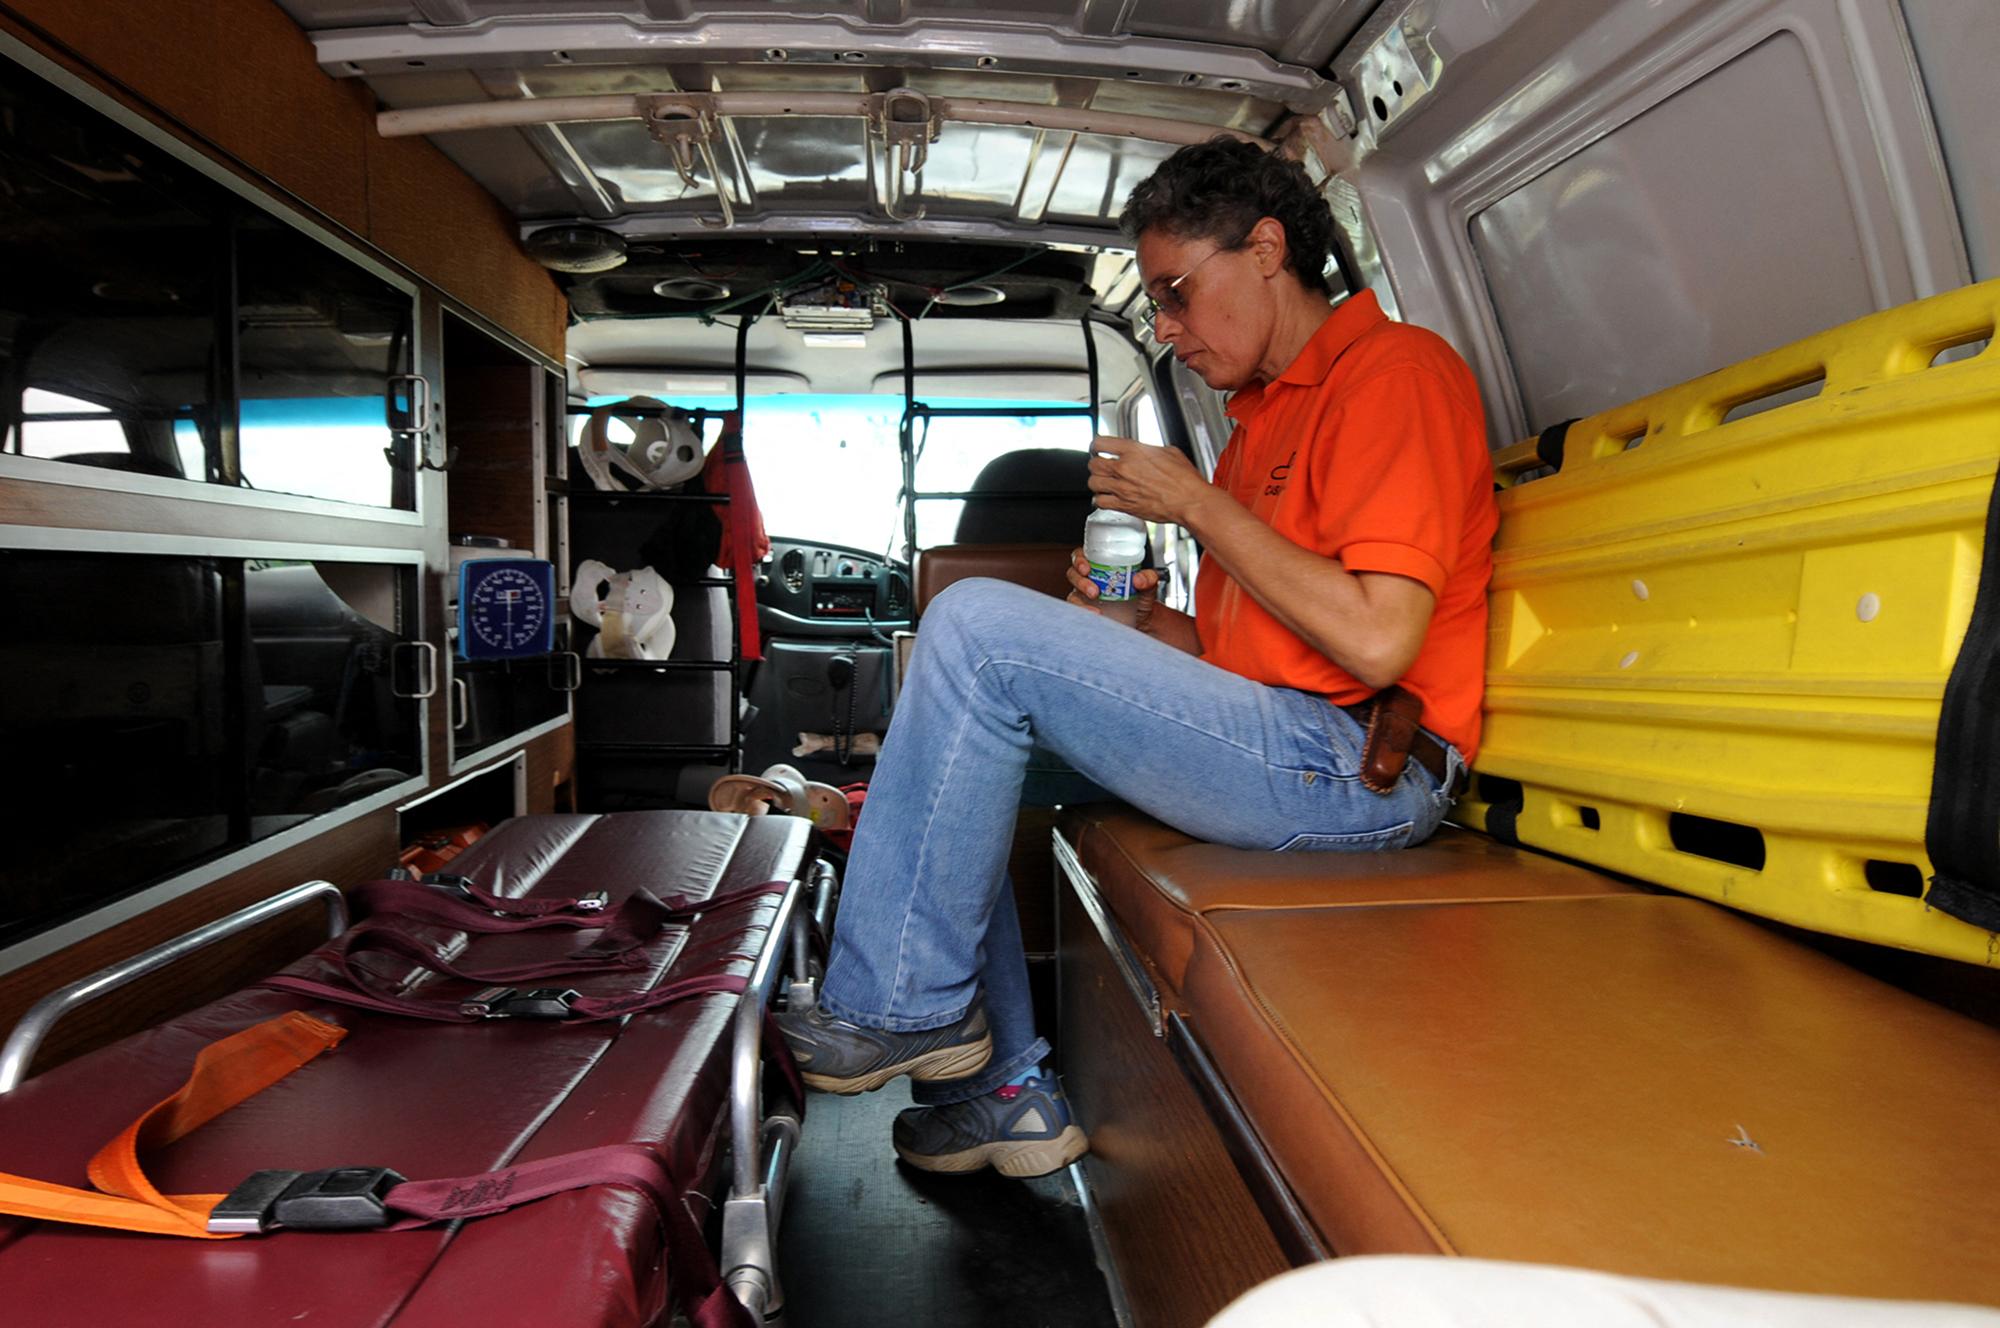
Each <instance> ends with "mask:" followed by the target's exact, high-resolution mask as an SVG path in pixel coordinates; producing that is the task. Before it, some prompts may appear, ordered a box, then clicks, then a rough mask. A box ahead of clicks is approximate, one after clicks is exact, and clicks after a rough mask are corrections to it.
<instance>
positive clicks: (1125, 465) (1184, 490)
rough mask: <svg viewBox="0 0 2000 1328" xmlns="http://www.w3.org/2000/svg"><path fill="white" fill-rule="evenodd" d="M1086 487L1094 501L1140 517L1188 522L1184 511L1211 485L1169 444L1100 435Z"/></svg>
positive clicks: (1177, 523) (1180, 523) (1093, 444)
mask: <svg viewBox="0 0 2000 1328" xmlns="http://www.w3.org/2000/svg"><path fill="white" fill-rule="evenodd" d="M1090 447H1091V457H1090V491H1091V492H1092V493H1093V494H1095V495H1097V505H1098V506H1099V507H1108V508H1110V509H1111V510H1112V511H1114V512H1130V513H1132V514H1133V515H1134V516H1136V517H1138V518H1139V519H1141V520H1142V521H1157V522H1161V523H1163V524H1167V525H1175V526H1184V525H1186V524H1188V522H1187V516H1188V513H1189V511H1190V510H1191V509H1192V508H1193V507H1194V506H1195V505H1196V504H1197V503H1199V502H1200V501H1201V499H1202V498H1203V497H1204V496H1206V495H1208V494H1211V493H1213V492H1215V488H1214V486H1213V485H1211V484H1210V483H1209V482H1208V481H1207V480H1205V479H1203V478H1202V477H1201V474H1200V472H1198V471H1196V470H1195V468H1194V463H1193V462H1191V461H1189V460H1188V459H1187V458H1186V457H1185V456H1183V455H1181V454H1180V453H1179V452H1177V451H1175V450H1174V449H1173V448H1171V447H1156V446H1154V445H1153V444H1150V443H1138V442H1134V441H1132V440H1131V439H1130V438H1114V437H1111V436H1108V435H1101V436H1099V437H1098V438H1096V439H1094V440H1092V442H1091V444H1090Z"/></svg>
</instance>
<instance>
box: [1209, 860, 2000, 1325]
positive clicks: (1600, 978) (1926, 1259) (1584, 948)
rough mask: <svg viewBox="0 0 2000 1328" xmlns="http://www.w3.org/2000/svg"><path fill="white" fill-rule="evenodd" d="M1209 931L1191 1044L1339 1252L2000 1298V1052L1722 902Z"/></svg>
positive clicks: (1262, 918) (1987, 1034)
mask: <svg viewBox="0 0 2000 1328" xmlns="http://www.w3.org/2000/svg"><path fill="white" fill-rule="evenodd" d="M1206 922H1207V926H1206V928H1205V929H1204V932H1203V939H1202V941H1201V943H1200V945H1199V946H1198V948H1197V951H1196V953H1195V955H1194V958H1193V960H1192V962H1191V963H1190V964H1189V966H1188V975H1187V984H1186V996H1187V998H1188V1001H1189V1004H1190V1006H1191V1008H1192V1016H1191V1018H1192V1023H1193V1027H1194V1030H1195V1033H1196V1036H1197V1037H1198V1038H1199V1039H1200V1040H1201V1042H1202V1043H1203V1045H1204V1046H1205V1047H1206V1048H1207V1050H1208V1053H1209V1054H1210V1056H1212V1057H1213V1058H1214V1060H1215V1063H1216V1065H1217V1066H1218V1068H1219V1069H1220V1071H1221V1073H1222V1075H1223V1077H1224V1078H1225V1079H1226V1080H1227V1081H1228V1083H1229V1085H1230V1087H1231V1089H1232V1090H1233V1091H1234V1093H1235V1095H1236V1097H1237V1099H1238V1100H1239V1101H1240V1102H1241V1103H1242V1105H1243V1108H1244V1110H1245V1111H1246V1112H1247V1113H1248V1115H1249V1117H1250V1119H1251V1121H1252V1122H1253V1124H1254V1126H1255V1128H1256V1130H1257V1132H1258V1133H1259V1134H1260V1135H1261V1137H1262V1139H1263V1141H1264V1142H1265V1144H1266V1145H1267V1147H1268V1148H1269V1149H1270V1150H1271V1152H1272V1154H1273V1156H1274V1157H1275V1158H1276V1160H1277V1163H1278V1166H1279V1168H1280V1169H1281V1170H1282V1172H1283V1173H1284V1175H1285V1176H1286V1177H1287V1178H1288V1179H1289V1181H1290V1183H1291V1184H1292V1186H1293V1188H1294V1189H1295V1190H1296V1191H1297V1193H1298V1196H1299V1199H1300V1201H1301V1202H1302V1204H1303V1205H1304V1207H1305V1209H1306V1211H1307V1213H1308V1214H1309V1215H1310V1216H1311V1218H1312V1220H1313V1221H1314V1222H1315V1223H1316V1224H1317V1225H1318V1226H1319V1227H1320V1229H1321V1231H1322V1232H1323V1234H1324V1235H1325V1237H1326V1238H1327V1240H1328V1242H1329V1244H1330V1245H1331V1246H1332V1248H1333V1249H1335V1250H1336V1251H1338V1252H1340V1253H1346V1254H1360V1253H1383V1252H1423V1253H1431V1252H1439V1251H1442V1252H1448V1253H1457V1254H1464V1255H1472V1256H1479V1257H1486V1258H1498V1259H1512V1260H1525V1261H1531V1262H1546V1263H1557V1264H1571V1265H1576V1266H1579V1267H1585V1268H1598V1269H1604V1270H1607V1271H1612V1272H1620V1273H1630V1274H1637V1275H1641V1276H1647V1277H1663V1278H1679V1279H1686V1280H1690V1281H1697V1282H1715V1283H1725V1284H1735V1285H1744V1286H1758V1287H1770V1288H1776V1289H1787V1290H1798V1291H1816V1292H1830V1293H1841V1294H1848V1295H1857V1296H1882V1297H1907V1298H1918V1299H1943V1300H1965V1301H1973V1302H1994V1301H1996V1300H2000V1245H1996V1243H1995V1242H1994V1239H1993V1234H1994V1233H1995V1232H1996V1231H2000V1186H1996V1185H1995V1184H1994V1181H1993V1178H1994V1177H1995V1176H1996V1175H2000V1130H1996V1129H1995V1124H1996V1120H2000V1117H1996V1104H2000V1032H1996V1031H1995V1030H1992V1029H1989V1028H1987V1027H1985V1026H1984V1025H1981V1024H1979V1023H1976V1022H1974V1021H1971V1020H1968V1019H1965V1018H1963V1017H1962V1016H1959V1015H1955V1014H1952V1013H1950V1012H1948V1011H1945V1010H1943V1009H1941V1008H1939V1007H1937V1006H1934V1005H1932V1004H1930V1003H1928V1002H1925V1001H1922V1000H1919V999H1917V998H1915V997H1912V996H1909V995H1907V994H1905V993H1903V992H1901V991H1898V990H1896V989H1894V988H1891V987H1888V986H1886V985H1883V984H1881V983H1878V982H1876V981H1874V980H1872V979H1869V978H1865V977H1862V976H1860V975H1859V974H1857V973H1855V972H1853V971H1852V970H1850V969H1848V968H1846V967H1844V966H1843V965H1841V964H1838V963H1837V962H1835V961H1833V960H1831V959H1828V958H1826V957H1825V956H1823V955H1821V954H1819V953H1817V952H1815V951H1812V950H1809V949H1806V948H1804V947H1802V946H1799V945H1797V944H1795V943H1792V942H1790V941H1787V940H1784V939H1782V938H1780V937H1778V936H1776V935H1774V934H1772V933H1770V932H1768V931H1766V930H1765V929H1763V928H1762V927H1759V926H1757V925H1756V924H1754V923H1751V922H1748V921H1746V920H1745V919H1742V918H1740V917H1737V916H1735V915H1733V914H1731V913H1729V912H1728V911H1727V910H1725V909H1722V908H1719V907H1717V906H1715V905H1712V904H1709V903H1706V902H1703V901H1698V900H1690V899H1682V898H1675V897H1669V896H1651V895H1631V896H1625V897H1600V898H1573V899H1561V900H1543V901H1539V902H1535V903H1532V904H1526V903H1461V904H1451V905H1444V906H1415V907H1402V908H1339V909H1291V910H1280V909H1266V910H1262V911H1258V910H1231V911H1211V912H1210V913H1208V914H1207V917H1206ZM1746 1140H1747V1141H1754V1147H1753V1146H1751V1145H1750V1144H1749V1143H1747V1142H1745V1141H1746Z"/></svg>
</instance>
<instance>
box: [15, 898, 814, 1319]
mask: <svg viewBox="0 0 2000 1328" xmlns="http://www.w3.org/2000/svg"><path fill="white" fill-rule="evenodd" d="M837 893H838V882H837V879H836V877H835V875H834V872H833V869H832V867H831V866H829V865H828V864H827V863H826V861H825V860H824V859H819V860H815V861H814V862H813V863H811V864H810V866H809V867H808V868H807V869H806V871H805V872H804V873H802V874H801V876H800V877H798V878H795V879H794V880H793V881H792V882H791V884H790V886H789V887H788V888H787V889H786V891H785V893H784V894H783V896H781V898H780V901H779V905H778V911H777V914H776V915H775V917H774V918H773V919H772V923H771V927H770V929H769V931H768V932H767V933H766V935H765V939H764V944H763V946H762V947H761V948H760V950H759V952H758V955H757V959H756V961H755V963H754V965H753V966H752V969H751V974H750V980H749V985H748V986H747V988H746V989H745V990H744V992H743V994H742V995H741V996H740V997H739V998H738V1000H737V1005H736V1010H735V1013H734V1015H733V1016H732V1022H731V1043H730V1141H731V1146H732V1149H733V1158H732V1161H733V1170H732V1180H731V1185H730V1192H729V1197H728V1199H727V1201H726V1202H725V1204H724V1207H723V1238H722V1259H721V1267H722V1268H723V1269H724V1270H725V1271H724V1280H725V1282H726V1284H727V1285H728V1286H729V1287H730V1289H731V1291H732V1292H733V1293H734V1294H735V1295H736V1296H737V1298H738V1299H739V1300H740V1301H742V1302H743V1304H744V1305H745V1307H746V1308H748V1309H749V1310H751V1312H753V1313H755V1314H757V1315H759V1316H760V1317H761V1316H764V1315H766V1314H768V1313H770V1312H771V1311H773V1310H775V1309H776V1308H778V1307H779V1306H781V1305H782V1303H783V1296H782V1293H781V1292H780V1290H779V1284H778V1278H777V1267H776V1256H775V1250H776V1235H777V1225H778V1221H779V1218H780V1216H781V1214H782V1213H783V1211H784V1199H785V1183H786V1179H787V1177H788V1175H789V1173H790V1169H791V1160H792V1156H793V1154H794V1152H795V1151H796V1149H797V1147H798V1141H799V1121H800V1114H799V1113H800V1111H801V1109H802V1107H803V1104H801V1103H787V1104H781V1105H780V1107H779V1109H778V1110H776V1111H774V1112H772V1113H770V1114H769V1115H768V1116H767V1115H766V1113H765V1111H764V1094H763V1057H764V1052H765V1048H766V1046H767V1043H766V1040H765V1027H766V1023H767V1018H768V1015H769V1013H770V1008H771V1002H772V999H773V997H774V996H775V994H776V992H777V988H778V982H779V979H780V977H781V976H786V975H787V970H789V974H788V976H789V979H790V980H789V982H788V983H787V986H786V991H787V997H788V999H789V1000H791V1001H793V1002H799V1001H806V1002H810V1001H811V1000H813V999H815V993H816V983H815V981H814V978H813V975H812V973H811V969H810V965H811V958H812V953H813V946H812V937H813V933H814V930H815V929H818V930H819V931H820V932H821V933H822V934H824V932H825V931H826V929H828V928H829V927H830V925H831V923H832V917H833V910H834V907H835V903H836V898H837ZM311 902H318V903H320V904H322V905H323V906H324V907H325V908H326V913H327V927H328V937H329V939H331V938H332V937H337V936H339V935H340V934H341V933H342V932H344V931H346V930H347V927H348V913H347V902H346V897H345V896H344V895H343V894H342V893H341V891H340V889H339V888H338V887H337V886H335V885H333V884H332V883H331V882H328V881H308V882H306V883H304V884H302V885H298V886H295V887H293V888H292V889H290V890H286V891H284V892H282V893H280V894H277V895H273V896H272V897H271V898H269V899H265V900H261V901H259V902H257V903H255V904H252V905H250V906H248V907H246V908H242V909H239V910H237V911H236V912H234V913H231V914H229V915H228V916H226V917H223V918H219V919H217V920H215V921H213V922H210V923H207V924H204V925H203V926H200V927H197V928H195V929H194V930H192V931H189V932H187V933H185V934H183V935H181V936H178V937H175V938H174V939H173V940H170V941H167V942H165V943H164V944H161V945H158V946H155V947H153V948H152V949H150V950H147V951H145V952H144V953H142V954H138V955H135V956H133V957H132V958H130V959H126V960H123V961H121V962H119V963H116V964H112V965H109V966H107V967H105V968H103V969H100V970H98V971H97V972H95V973H93V974H91V975H90V976H88V977H85V978H82V979H80V980H78V981H76V982H73V983H71V984H69V985H68V986H66V987H63V988H61V989H59V990H57V991H54V992H52V993H50V994H49V995H47V996H45V997H43V998H42V999H41V1000H40V1001H37V1002H36V1003H35V1005H34V1006H32V1007H31V1008H30V1009H29V1011H28V1013H27V1014H26V1016H24V1017H23V1019H22V1020H21V1022H20V1024H19V1025H18V1026H16V1028H15V1029H14V1030H13V1032H12V1033H11V1034H10V1035H9V1036H8V1039H7V1041H6V1043H5V1045H4V1047H0V1093H4V1092H7V1091H9V1090H11V1089H12V1088H14V1087H15V1086H16V1085H18V1084H19V1083H20V1082H22V1080H24V1079H25V1078H27V1068H28V1065H29V1064H30V1062H32V1061H33V1059H34V1056H35V1052H36V1051H37V1050H38V1049H39V1047H40V1046H41V1044H42V1042H43V1041H44V1040H45V1039H46V1038H47V1036H48V1034H49V1032H50V1030H51V1029H53V1028H54V1027H55V1025H56V1023H57V1022H58V1021H59V1020H61V1019H62V1018H63V1017H64V1016H66V1015H68V1014H70V1013H72V1012H74V1011H76V1010H78V1009H81V1008H82V1007H84V1006H86V1005H88V1004H90V1003H91V1002H93V1001H95V1000H97V999H98V998H100V997H102V996H104V995H106V994H108V993H110V992H112V991H116V990H118V989H119V988H121V987H125V986H128V985H130V984H131V983H133V982H136V981H138V980H139V979H141V978H143V977H146V976H148V975H149V974H152V973H156V972H158V971H160V970H161V969H163V968H166V967H167V966H168V965H170V964H173V963H175V962H176V961H178V960H180V959H183V958H185V957H187V956H188V955H191V954H193V953H195V952H196V951H198V950H200V949H202V948H203V947H205V946H208V945H211V944H213V943H214V942H216V941H218V940H221V939H223V938H225V937H228V936H232V935H236V934H238V933H240V932H242V931H244V930H246V929H248V928H250V927H253V926H255V925H257V924H258V923H260V922H264V921H266V920H268V919H270V918H273V917H276V916H278V915H279V914H282V913H285V912H288V911H290V910H291V909H293V908H296V907H298V906H299V905H301V904H306V903H311Z"/></svg>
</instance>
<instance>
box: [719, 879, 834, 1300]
mask: <svg viewBox="0 0 2000 1328" xmlns="http://www.w3.org/2000/svg"><path fill="white" fill-rule="evenodd" d="M804 896H806V882H804V880H794V882H792V888H790V890H786V892H784V896H782V898H780V902H778V914H776V918H772V924H770V932H768V936H766V942H764V948H762V952H760V954H758V958H756V964H754V966H752V968H750V984H748V988H744V994H742V996H740V998H738V1000H736V1014H734V1020H732V1028H730V1146H732V1168H734V1170H732V1178H730V1196H728V1200H724V1204H722V1260H720V1266H722V1282H724V1286H728V1288H730V1292H734V1294H736V1298H738V1300H740V1302H742V1304H744V1308H746V1310H750V1312H752V1314H756V1316H758V1318H760V1320H762V1318H764V1316H766V1314H770V1312H772V1310H776V1308H778V1306H780V1304H782V1292H780V1288H778V1276H776V1270H778V1262H776V1232H778V1220H780V1214H782V1208H784V1182H786V1176H788V1172H790V1158H792V1150H794V1148H796V1146H798V1120H800V1118H798V1112H800V1110H802V1106H804V1104H800V1102H794V1104H790V1110H776V1112H772V1114H768V1116H766V1114H764V1048H766V1038H764V1028H766V1022H768V1018H770V1002H772V996H774V994H776V990H778V978H780V976H782V974H784V960H788V958H792V956H796V954H798V950H796V944H794V940H796V936H798V934H800V932H802V930H804V928H806V926H810V920H812V912H810V908H806V906H804ZM766 1140H768V1148H766Z"/></svg>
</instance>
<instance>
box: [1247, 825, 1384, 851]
mask: <svg viewBox="0 0 2000 1328" xmlns="http://www.w3.org/2000/svg"><path fill="white" fill-rule="evenodd" d="M1416 828H1417V825H1416V822H1414V821H1405V822H1403V823H1402V824H1401V825H1392V826H1390V827H1389V828H1388V829H1387V830H1369V831H1365V832H1363V833H1361V834H1354V835H1293V836H1292V837H1291V838H1290V839H1287V840H1286V841H1285V842H1284V843H1282V844H1280V845H1278V848H1277V851H1278V852H1279V853H1370V852H1374V851H1375V850H1377V849H1397V848H1403V847H1406V846H1407V845H1408V844H1409V842H1410V836H1411V834H1412V833H1414V832H1415V830H1416Z"/></svg>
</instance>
